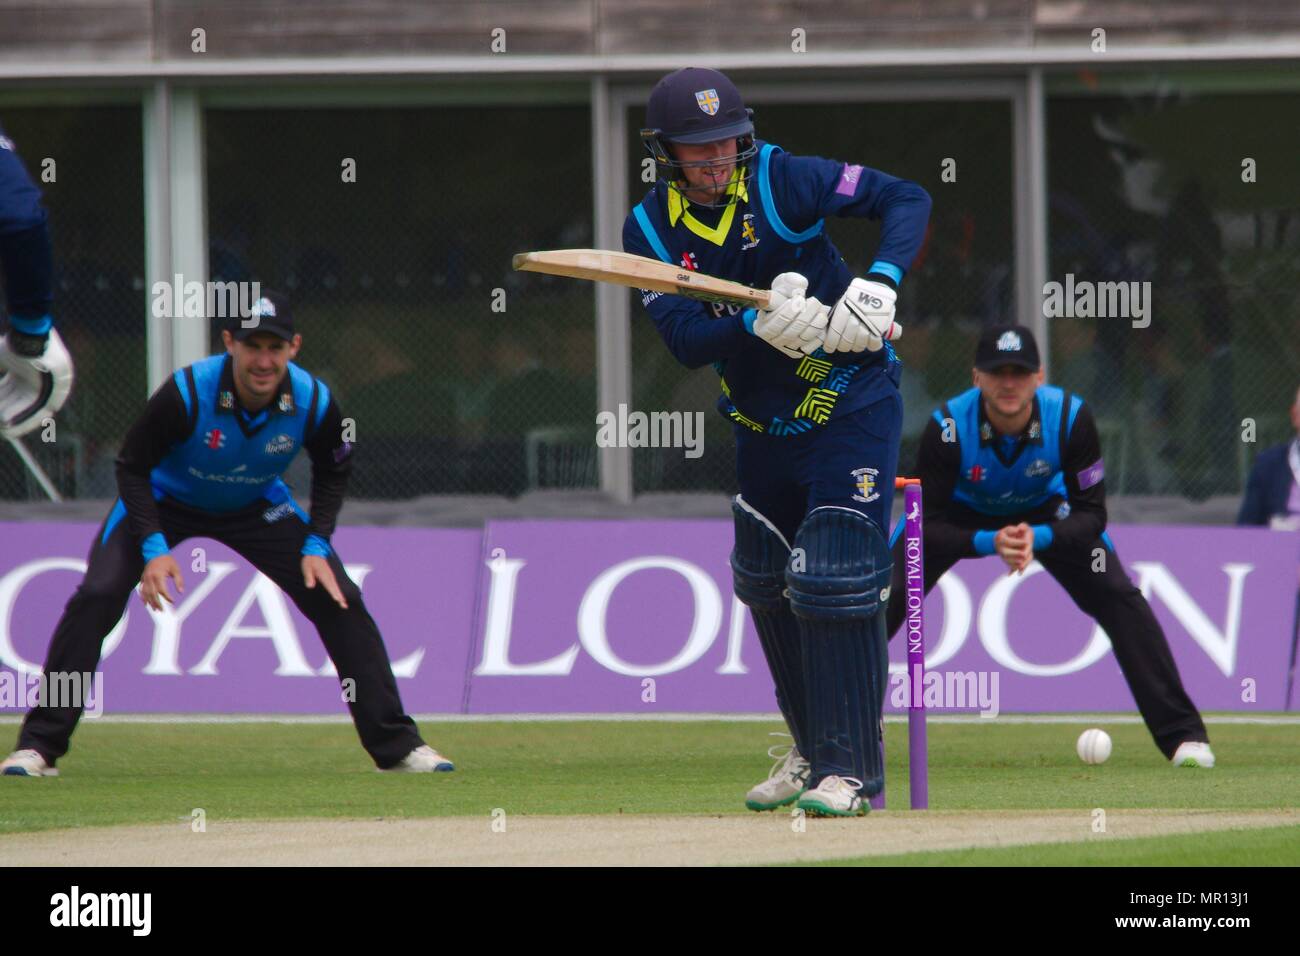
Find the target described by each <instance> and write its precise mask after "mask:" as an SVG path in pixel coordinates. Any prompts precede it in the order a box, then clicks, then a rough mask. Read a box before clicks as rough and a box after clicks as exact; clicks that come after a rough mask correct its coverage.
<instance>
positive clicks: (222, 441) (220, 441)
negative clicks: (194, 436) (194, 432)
mask: <svg viewBox="0 0 1300 956" xmlns="http://www.w3.org/2000/svg"><path fill="white" fill-rule="evenodd" d="M203 444H205V445H207V446H208V447H209V448H211V449H213V450H214V451H215V450H216V449H218V448H225V447H226V434H225V432H223V431H222V430H221V429H220V428H209V429H208V430H207V431H206V432H204V433H203Z"/></svg>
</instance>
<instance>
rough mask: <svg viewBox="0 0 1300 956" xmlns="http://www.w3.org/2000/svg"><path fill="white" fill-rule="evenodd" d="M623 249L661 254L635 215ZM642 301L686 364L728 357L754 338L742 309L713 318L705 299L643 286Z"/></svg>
mask: <svg viewBox="0 0 1300 956" xmlns="http://www.w3.org/2000/svg"><path fill="white" fill-rule="evenodd" d="M623 251H624V252H630V253H632V254H634V255H638V256H645V257H646V258H647V259H658V258H659V257H658V256H657V255H655V253H654V250H653V249H651V248H650V243H649V242H648V241H647V240H646V238H645V235H644V234H643V233H642V232H641V226H640V224H639V223H637V221H636V219H635V218H634V217H632V216H628V217H627V221H626V222H625V223H624V224H623ZM641 304H642V305H644V306H645V309H646V311H647V312H649V313H650V318H652V319H653V320H654V323H655V327H656V328H657V329H658V330H659V335H660V336H661V337H662V338H663V340H664V343H665V344H666V345H667V346H668V349H669V351H671V352H672V353H673V356H674V357H675V358H676V359H677V361H679V362H681V363H682V364H683V365H685V366H686V367H687V368H702V367H703V366H705V365H709V364H710V363H712V362H721V361H725V360H726V359H728V358H731V357H732V356H733V355H735V354H736V353H737V352H739V351H741V350H742V349H743V348H745V347H746V346H747V345H748V344H749V343H751V342H753V341H755V339H754V338H753V337H752V336H751V335H750V334H749V331H748V329H747V328H746V323H745V320H744V318H743V313H742V314H741V315H724V316H721V317H719V318H714V317H713V316H712V315H711V314H710V313H709V309H708V307H707V306H706V305H705V304H704V303H703V302H697V301H696V300H695V299H688V298H686V297H685V296H681V295H668V294H665V293H659V292H646V291H644V290H642V291H641Z"/></svg>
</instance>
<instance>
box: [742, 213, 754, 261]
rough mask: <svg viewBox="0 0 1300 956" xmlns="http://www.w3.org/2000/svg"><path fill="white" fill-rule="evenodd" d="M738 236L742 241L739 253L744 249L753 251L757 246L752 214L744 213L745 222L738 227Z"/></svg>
mask: <svg viewBox="0 0 1300 956" xmlns="http://www.w3.org/2000/svg"><path fill="white" fill-rule="evenodd" d="M740 236H741V238H742V239H743V240H744V242H743V243H741V246H740V251H741V252H744V251H745V250H746V249H753V248H754V247H755V246H756V245H758V233H756V232H755V231H754V214H753V213H752V212H747V213H745V220H744V222H743V223H742V224H741V227H740Z"/></svg>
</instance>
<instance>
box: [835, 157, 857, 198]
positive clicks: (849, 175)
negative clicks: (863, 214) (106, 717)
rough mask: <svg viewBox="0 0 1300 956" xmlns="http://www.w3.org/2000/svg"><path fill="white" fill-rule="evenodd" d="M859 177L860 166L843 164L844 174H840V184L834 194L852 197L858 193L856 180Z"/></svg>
mask: <svg viewBox="0 0 1300 956" xmlns="http://www.w3.org/2000/svg"><path fill="white" fill-rule="evenodd" d="M861 177H862V167H861V166H850V165H849V164H848V163H845V164H844V172H842V173H840V183H839V185H838V186H836V187H835V192H836V193H837V194H838V195H840V196H852V195H853V194H855V193H856V192H857V191H858V180H859V179H860V178H861Z"/></svg>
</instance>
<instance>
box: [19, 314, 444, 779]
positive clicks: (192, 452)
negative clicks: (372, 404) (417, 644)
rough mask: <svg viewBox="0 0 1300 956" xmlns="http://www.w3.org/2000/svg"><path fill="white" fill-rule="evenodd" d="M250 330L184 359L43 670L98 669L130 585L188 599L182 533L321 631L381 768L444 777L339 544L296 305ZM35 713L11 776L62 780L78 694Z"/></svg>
mask: <svg viewBox="0 0 1300 956" xmlns="http://www.w3.org/2000/svg"><path fill="white" fill-rule="evenodd" d="M252 313H253V314H252V316H251V317H250V318H251V319H252V320H253V321H246V320H243V319H240V318H235V319H232V320H231V322H230V323H229V327H228V328H227V329H225V330H223V331H222V333H221V338H222V341H223V342H224V343H225V346H226V351H225V353H224V354H218V355H214V356H211V357H209V358H206V359H203V360H202V361H200V362H196V363H194V364H193V365H190V366H187V367H186V368H183V369H181V370H179V371H177V372H176V373H175V374H173V375H172V377H171V378H170V379H168V380H167V382H166V383H165V384H163V385H162V386H161V387H160V388H159V389H158V390H157V391H156V392H154V394H153V397H152V398H150V399H149V403H148V405H146V406H145V410H144V413H143V414H142V415H141V416H140V417H139V418H138V419H136V421H135V424H133V425H132V426H131V429H130V431H129V432H128V433H127V436H126V441H125V443H124V444H123V446H122V450H121V453H120V454H119V455H118V458H117V486H118V491H119V493H120V495H121V497H119V498H118V500H117V501H116V503H115V504H114V505H113V508H112V510H111V511H110V512H109V514H108V517H107V518H106V519H105V521H104V523H103V525H102V526H101V527H100V529H99V532H98V533H97V534H96V535H95V540H94V542H93V543H92V544H91V548H90V557H89V562H88V567H87V568H86V576H85V578H84V579H83V580H82V582H81V586H80V587H78V588H77V591H76V593H75V594H73V596H72V598H71V600H69V601H68V605H67V608H66V609H65V610H64V612H63V616H62V617H61V618H60V619H59V623H58V626H57V627H56V628H55V631H54V637H53V639H52V640H51V642H50V648H49V652H48V654H47V656H46V660H45V674H47V675H55V674H66V673H82V674H84V673H93V672H94V671H95V670H96V668H97V667H98V666H99V657H100V648H101V645H102V643H103V640H104V638H105V637H106V636H107V635H108V633H109V632H110V631H111V630H112V628H113V627H114V625H116V624H117V622H118V620H119V619H120V618H121V617H122V612H123V610H124V609H125V608H126V602H127V599H128V598H130V596H131V592H132V590H134V589H135V586H136V582H137V581H138V582H139V585H140V597H141V599H143V601H144V603H145V604H147V605H148V606H149V607H151V608H153V609H154V610H155V611H162V609H163V603H164V602H166V603H168V604H171V603H174V601H173V599H172V596H171V593H170V590H169V586H168V581H169V580H170V581H173V582H175V584H176V590H177V592H179V593H184V590H185V586H184V582H183V580H182V578H181V572H180V568H179V567H178V566H177V564H176V562H175V561H174V560H173V559H172V557H171V554H170V551H171V549H172V548H174V547H176V546H177V545H179V544H180V543H181V542H182V541H184V540H186V539H187V538H194V537H204V538H212V539H214V540H216V541H219V542H221V543H222V544H225V545H227V546H229V547H231V548H233V549H234V550H235V551H238V552H239V553H240V554H241V555H243V556H244V557H245V558H246V559H247V560H248V562H249V563H250V564H252V565H253V566H254V567H255V568H257V570H259V571H261V572H262V573H263V574H265V575H266V576H267V577H269V578H270V579H271V580H272V581H274V582H275V583H276V584H277V585H279V587H280V588H281V589H282V590H283V591H284V592H285V593H286V594H288V595H289V597H290V598H292V599H293V602H294V603H295V604H296V605H297V606H298V609H299V610H301V611H302V613H303V614H304V615H306V617H307V618H308V619H309V620H310V621H311V622H312V623H313V624H314V625H315V626H316V629H317V631H318V632H319V633H320V637H321V640H322V641H323V642H324V644H325V650H326V651H327V652H328V653H329V657H330V660H332V661H333V662H334V666H335V668H336V669H337V670H338V676H339V680H340V682H342V681H345V680H350V681H352V682H353V683H352V687H353V688H354V689H355V693H354V694H350V695H349V700H350V702H349V704H348V707H349V709H350V710H351V712H352V719H353V721H354V722H355V724H356V727H357V733H358V734H359V735H360V736H361V744H362V746H364V747H365V748H366V751H367V752H368V753H369V754H370V756H371V758H373V759H374V761H375V764H376V765H377V766H378V767H379V769H381V770H398V771H411V772H428V771H448V770H452V769H454V768H453V766H452V764H451V762H450V761H449V760H447V759H446V758H445V757H443V756H441V755H440V754H439V753H437V751H435V750H433V749H432V748H431V747H429V746H427V745H426V744H425V743H424V741H423V740H421V739H420V735H419V733H418V731H417V730H416V727H415V723H414V721H412V720H411V718H410V717H408V716H407V715H406V713H405V712H404V711H403V709H402V701H401V698H400V697H399V695H398V692H397V682H396V680H395V679H394V677H393V671H392V667H391V665H390V663H389V660H388V652H387V650H386V649H385V647H384V642H383V639H382V638H381V637H380V635H379V629H378V628H377V627H376V626H375V622H374V620H373V619H372V618H371V617H370V614H369V612H368V611H367V610H366V606H365V603H364V602H363V601H362V599H361V592H360V590H359V589H358V588H357V586H356V584H355V583H353V581H352V580H351V579H350V578H349V577H348V574H347V572H346V571H345V570H344V568H343V563H342V561H341V560H340V559H339V556H338V554H337V553H335V551H334V548H333V547H332V546H331V544H330V535H331V534H332V533H333V531H334V522H335V519H336V518H337V517H338V513H339V509H340V508H341V507H342V505H343V491H344V488H345V486H346V484H347V478H348V473H349V471H350V470H351V466H352V444H351V443H350V442H349V441H347V440H345V436H344V432H343V418H342V413H341V412H340V411H339V406H338V403H337V402H336V401H335V400H334V398H333V396H332V395H331V394H330V390H329V387H328V386H326V385H325V383H323V382H322V381H320V380H319V379H317V378H314V377H313V376H312V375H311V374H310V373H308V372H306V371H305V370H303V369H302V368H300V367H299V366H297V365H295V364H294V363H293V361H292V360H293V359H294V358H295V357H296V356H297V354H298V350H299V348H300V347H301V345H302V336H301V335H299V334H297V333H296V332H295V331H294V322H293V316H292V314H291V313H290V310H289V303H288V302H287V301H286V300H285V299H284V297H282V296H280V295H278V294H276V293H274V292H264V294H263V296H262V298H260V299H259V300H258V301H257V302H256V304H255V305H254V306H253V309H252ZM299 448H304V449H306V451H307V454H308V455H309V456H310V458H311V465H312V489H311V513H310V514H307V513H306V512H304V511H303V510H302V508H300V507H299V506H298V504H297V502H295V501H294V499H293V497H292V495H291V494H290V492H289V488H288V486H287V485H286V484H285V483H284V481H283V480H282V479H281V477H280V476H281V475H282V474H283V473H284V471H285V469H286V468H288V467H289V463H290V462H291V461H293V459H294V456H295V455H296V454H297V452H298V449H299ZM46 703H47V702H46V701H44V700H42V701H41V703H40V704H38V706H36V707H35V708H33V709H32V710H31V712H30V713H28V715H27V717H26V719H25V720H24V722H23V725H22V729H21V731H20V732H19V734H18V748H17V750H16V752H15V753H13V754H11V755H10V756H9V758H8V759H7V760H5V761H4V763H3V764H0V773H3V774H4V775H8V776H28V777H40V776H57V775H58V770H57V769H56V768H55V763H56V761H58V759H59V758H60V757H62V756H63V755H64V754H65V753H67V752H68V741H69V738H71V736H72V732H73V730H74V729H75V728H76V726H77V721H78V720H79V719H80V717H81V712H82V709H83V707H84V704H85V701H81V702H80V705H79V706H45V704H46Z"/></svg>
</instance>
